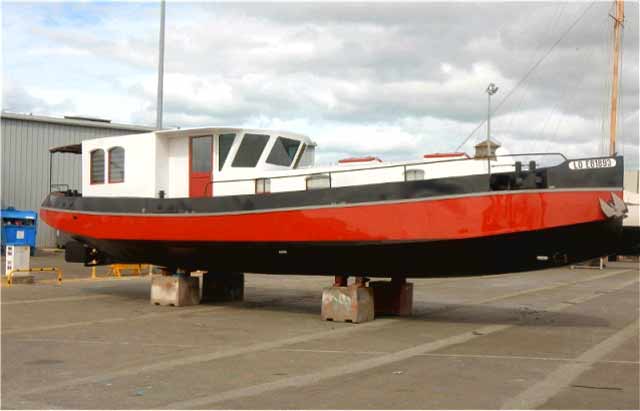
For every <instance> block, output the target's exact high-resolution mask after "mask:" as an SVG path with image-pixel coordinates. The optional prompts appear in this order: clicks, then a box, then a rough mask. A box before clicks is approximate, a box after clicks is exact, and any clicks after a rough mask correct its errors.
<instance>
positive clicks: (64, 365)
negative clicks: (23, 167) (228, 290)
mask: <svg viewBox="0 0 640 411" xmlns="http://www.w3.org/2000/svg"><path fill="white" fill-rule="evenodd" d="M38 258H40V260H38ZM38 258H36V259H33V260H32V265H35V264H34V262H37V263H38V264H39V263H43V264H44V263H47V264H52V265H53V264H57V263H60V261H58V260H61V258H62V257H61V255H53V256H52V255H46V256H42V257H38ZM45 260H46V261H45ZM89 274H90V270H88V269H86V268H83V267H81V266H73V265H65V281H64V283H63V284H62V285H61V286H58V285H55V283H54V282H53V276H51V275H49V276H48V275H46V274H37V275H36V276H37V284H36V285H14V286H12V287H6V285H3V287H2V290H1V297H2V299H1V307H2V328H1V329H2V358H1V359H2V388H1V401H2V404H1V406H2V408H3V409H13V408H37V409H41V408H45V409H51V408H64V409H69V408H73V409H78V408H79V409H149V408H151V409H157V408H170V409H187V408H189V409H193V408H196V409H198V408H202V409H205V408H206V409H212V408H213V409H229V408H239V409H240V408H242V409H274V408H276V409H291V408H304V409H327V408H330V409H335V408H340V409H345V408H346V409H368V408H383V409H496V408H519V409H520V408H522V409H532V408H545V409H576V408H580V409H638V408H639V407H640V400H639V395H640V394H639V388H638V387H639V379H640V375H639V374H640V369H639V367H640V360H639V354H638V353H639V347H638V340H639V338H638V332H639V331H638V316H639V295H638V294H639V284H638V281H639V279H640V273H639V271H638V266H637V263H619V262H617V263H609V264H608V266H607V268H606V269H604V270H595V269H594V270H588V269H582V270H572V269H570V268H562V269H554V270H546V271H538V272H529V273H516V274H506V275H501V276H488V277H474V278H444V279H442V278H441V279H421V280H412V282H413V283H414V288H415V293H414V311H415V314H414V316H413V317H411V318H393V317H385V318H378V319H376V320H375V321H372V322H369V323H364V324H351V323H336V322H324V321H321V320H320V298H321V292H322V288H323V287H326V286H328V285H330V284H331V282H332V277H299V276H286V277H285V276H266V275H247V276H246V290H245V301H243V302H238V303H232V304H221V305H215V304H206V305H205V304H203V305H199V306H191V307H180V308H176V307H160V306H154V305H151V304H149V278H148V277H125V278H122V279H106V278H103V279H99V280H82V279H79V278H80V277H88V275H89ZM99 274H100V275H106V270H105V269H104V268H103V269H101V271H100V273H99Z"/></svg>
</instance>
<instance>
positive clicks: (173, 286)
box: [151, 275, 200, 307]
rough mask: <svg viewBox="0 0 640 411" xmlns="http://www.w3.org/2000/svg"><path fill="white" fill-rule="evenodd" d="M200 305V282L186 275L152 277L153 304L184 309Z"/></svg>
mask: <svg viewBox="0 0 640 411" xmlns="http://www.w3.org/2000/svg"><path fill="white" fill-rule="evenodd" d="M199 303H200V289H199V282H198V279H197V278H196V277H188V276H185V275H152V276H151V304H156V305H173V306H176V307H182V306H185V305H196V304H199Z"/></svg>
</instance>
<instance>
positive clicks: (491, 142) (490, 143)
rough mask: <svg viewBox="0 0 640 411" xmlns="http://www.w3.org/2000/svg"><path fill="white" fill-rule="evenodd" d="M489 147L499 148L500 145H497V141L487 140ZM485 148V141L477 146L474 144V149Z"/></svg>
mask: <svg viewBox="0 0 640 411" xmlns="http://www.w3.org/2000/svg"><path fill="white" fill-rule="evenodd" d="M489 145H490V146H491V147H500V143H498V142H497V141H493V140H491V139H489ZM486 146H487V139H484V140H482V141H481V142H479V143H478V144H476V145H475V146H474V147H476V148H479V147H486Z"/></svg>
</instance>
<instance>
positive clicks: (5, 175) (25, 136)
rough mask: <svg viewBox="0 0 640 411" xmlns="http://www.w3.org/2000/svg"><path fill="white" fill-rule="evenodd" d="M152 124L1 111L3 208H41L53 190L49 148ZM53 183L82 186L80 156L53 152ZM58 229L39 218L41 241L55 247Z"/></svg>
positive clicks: (143, 129)
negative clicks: (50, 187)
mask: <svg viewBox="0 0 640 411" xmlns="http://www.w3.org/2000/svg"><path fill="white" fill-rule="evenodd" d="M151 130H155V128H153V127H145V126H135V125H130V124H116V123H112V122H110V121H109V120H102V119H91V118H83V117H64V118H60V117H47V116H36V115H30V114H16V113H8V112H2V208H5V207H9V206H13V207H15V208H17V209H24V210H38V209H39V207H40V203H41V202H42V200H43V199H44V197H45V196H46V195H47V194H48V193H49V148H51V147H57V146H64V145H68V144H77V143H80V142H82V141H84V140H89V139H94V138H99V137H107V136H117V135H124V134H134V133H145V132H148V131H151ZM52 160H53V162H52V170H53V173H52V176H51V183H52V184H68V185H69V187H70V188H71V189H78V190H79V189H80V187H81V185H82V184H81V171H82V170H81V163H80V158H79V156H76V155H74V154H66V153H58V154H55V155H53V156H52ZM55 245H56V236H55V232H54V230H52V229H51V228H50V227H49V226H47V225H46V224H45V223H44V222H42V221H40V222H39V224H38V237H37V246H38V247H54V246H55Z"/></svg>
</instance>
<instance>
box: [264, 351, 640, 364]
mask: <svg viewBox="0 0 640 411" xmlns="http://www.w3.org/2000/svg"><path fill="white" fill-rule="evenodd" d="M273 351H277V352H308V353H314V354H345V355H352V354H353V355H382V354H389V351H349V350H346V351H345V350H318V349H313V348H310V349H305V348H278V349H275V350H273ZM417 357H445V358H446V357H452V358H479V359H494V360H533V361H560V362H585V361H580V360H577V359H575V358H564V357H533V356H529V355H493V354H462V353H459V354H456V353H453V354H439V353H427V354H420V355H417ZM597 363H599V364H624V365H639V364H640V361H623V360H601V361H597Z"/></svg>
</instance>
